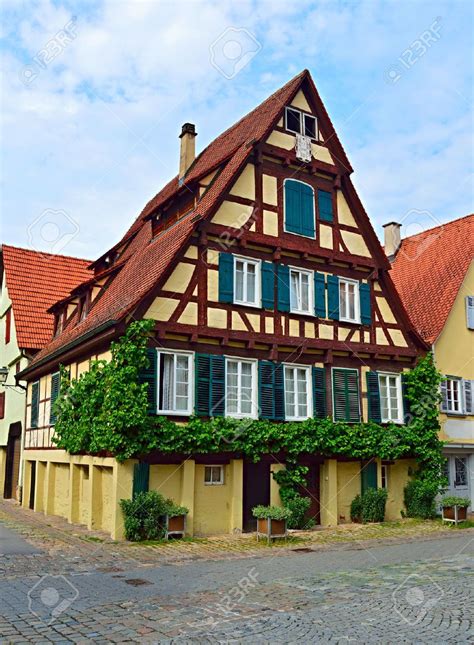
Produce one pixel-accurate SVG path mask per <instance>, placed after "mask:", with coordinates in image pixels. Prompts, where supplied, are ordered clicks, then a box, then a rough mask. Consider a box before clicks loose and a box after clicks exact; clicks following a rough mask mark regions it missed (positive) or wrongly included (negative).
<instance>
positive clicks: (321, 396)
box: [312, 367, 327, 419]
mask: <svg viewBox="0 0 474 645" xmlns="http://www.w3.org/2000/svg"><path fill="white" fill-rule="evenodd" d="M312 371H313V408H314V416H315V418H316V419H325V418H326V416H327V406H326V370H325V369H324V367H313V370H312Z"/></svg>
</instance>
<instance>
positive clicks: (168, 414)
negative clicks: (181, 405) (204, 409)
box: [155, 410, 192, 417]
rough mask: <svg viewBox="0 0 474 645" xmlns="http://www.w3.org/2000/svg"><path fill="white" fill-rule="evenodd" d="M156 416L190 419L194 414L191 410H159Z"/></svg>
mask: <svg viewBox="0 0 474 645" xmlns="http://www.w3.org/2000/svg"><path fill="white" fill-rule="evenodd" d="M155 415H156V416H157V417H190V416H191V415H192V412H191V411H189V410H179V411H174V410H157V411H156V412H155Z"/></svg>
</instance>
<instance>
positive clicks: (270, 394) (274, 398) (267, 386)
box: [258, 361, 285, 420]
mask: <svg viewBox="0 0 474 645" xmlns="http://www.w3.org/2000/svg"><path fill="white" fill-rule="evenodd" d="M258 400H259V408H260V411H259V417H260V418H262V419H273V420H283V419H284V418H285V397H284V378H283V365H281V364H280V363H272V361H259V363H258Z"/></svg>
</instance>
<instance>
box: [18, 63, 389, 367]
mask: <svg viewBox="0 0 474 645" xmlns="http://www.w3.org/2000/svg"><path fill="white" fill-rule="evenodd" d="M303 84H305V85H304V88H305V89H306V91H308V92H309V94H310V95H311V97H312V101H313V102H314V104H315V107H316V109H317V112H318V115H319V117H320V127H321V130H322V134H323V137H324V141H325V142H327V144H328V147H329V148H330V152H331V154H332V155H333V157H334V159H335V164H336V166H337V167H338V170H339V172H340V174H341V175H342V176H346V179H348V175H349V174H350V173H351V172H352V168H351V166H350V163H349V161H348V159H347V157H346V154H345V152H344V149H343V147H342V145H341V143H340V141H339V139H338V137H337V134H336V132H335V130H334V127H333V125H332V123H331V121H330V119H329V116H328V114H327V112H326V110H325V108H324V105H323V103H322V101H321V99H320V97H319V95H318V93H317V91H316V88H315V86H314V83H313V81H312V79H311V76H310V73H309V72H308V70H304V71H303V72H301V73H300V74H298V75H297V76H295V77H294V78H293V79H292V80H291V81H289V82H288V83H287V84H286V85H284V86H283V87H282V88H281V89H279V90H278V91H277V92H275V93H274V94H272V95H271V96H270V97H269V98H268V99H266V100H265V101H264V102H263V103H261V104H260V105H259V106H258V107H257V108H255V109H254V110H252V111H251V112H250V113H249V114H247V115H246V116H245V117H243V118H242V119H240V121H238V122H237V123H236V124H235V125H233V126H232V127H231V128H229V129H228V130H226V131H225V132H224V133H223V134H221V135H220V136H219V137H217V138H216V139H215V140H214V141H213V142H212V143H211V144H209V145H208V146H207V148H205V149H204V150H203V151H202V152H201V153H200V154H199V155H198V156H197V158H196V159H195V161H194V163H193V164H192V165H191V167H190V168H189V170H188V172H187V173H186V176H185V178H184V182H182V183H181V184H180V182H178V178H177V177H175V178H174V179H172V180H171V181H170V182H168V184H166V185H165V186H164V188H163V189H162V190H161V191H160V192H159V193H158V194H157V195H155V197H153V199H151V200H150V201H149V202H148V203H147V204H146V206H145V208H144V209H143V210H142V212H141V213H140V214H139V216H138V217H137V218H136V220H135V221H134V223H133V224H132V226H131V227H130V229H129V230H128V231H127V233H126V234H125V235H124V237H123V238H122V241H121V242H120V243H119V244H116V245H115V246H114V247H112V248H113V249H114V250H116V249H118V248H120V247H122V248H123V245H125V243H126V246H125V250H124V251H123V254H122V256H121V257H120V262H121V263H122V265H121V267H120V269H119V270H118V272H117V273H116V274H115V275H114V276H113V278H112V279H111V280H110V283H109V284H108V286H107V288H106V289H104V290H103V292H102V294H101V295H100V296H98V297H97V298H96V300H94V302H93V303H92V307H91V310H90V312H89V314H88V315H87V317H86V318H85V319H84V320H83V321H81V322H77V320H72V321H70V323H69V324H68V325H67V326H66V328H65V329H64V331H63V332H62V333H61V335H60V336H58V337H57V338H54V339H53V340H52V341H51V342H50V343H49V345H48V346H47V347H46V348H45V349H44V350H43V351H42V352H40V353H39V354H38V355H37V356H36V357H35V359H34V360H33V361H32V363H31V366H30V367H31V368H35V367H36V366H38V365H39V364H42V363H44V362H47V361H48V360H50V359H52V358H57V357H58V356H59V355H60V354H61V352H62V351H66V350H67V348H68V347H70V346H71V345H72V344H74V345H75V344H77V343H79V342H82V340H81V339H83V338H85V337H89V336H90V335H93V334H94V333H95V332H94V330H96V331H97V330H99V329H103V327H104V325H106V324H112V323H114V324H115V323H118V322H120V321H121V320H123V319H125V317H126V316H127V315H128V314H132V313H133V312H134V311H135V309H136V308H137V306H138V305H139V304H140V303H141V302H142V301H143V299H144V298H146V297H147V296H148V295H149V294H150V293H151V292H152V291H153V289H154V288H155V287H156V285H157V283H158V281H160V280H161V279H162V278H163V276H164V274H165V273H166V271H167V270H169V269H170V267H172V265H173V262H174V260H175V258H176V257H177V255H178V253H179V252H180V251H181V249H183V247H184V246H185V245H186V243H187V242H188V240H189V239H190V237H191V235H192V234H193V232H194V231H195V230H196V226H197V223H198V222H199V220H200V219H202V218H204V217H209V216H210V215H212V213H213V210H215V208H216V207H217V206H218V204H219V199H222V198H223V195H224V193H225V191H226V190H227V188H228V187H229V186H230V185H231V184H232V183H233V181H234V180H235V178H236V177H237V174H238V172H239V171H240V170H241V168H242V167H243V165H244V164H245V161H246V160H247V158H248V157H249V156H250V154H251V153H252V148H253V144H255V143H257V142H259V141H264V140H265V139H266V138H267V136H268V135H269V134H270V132H271V130H272V129H273V128H274V126H275V124H276V122H277V120H278V119H279V118H280V115H281V112H282V109H283V108H284V106H285V105H288V104H289V103H291V101H292V100H293V97H294V96H295V95H296V93H297V92H298V91H299V89H300V88H302V87H303ZM214 170H217V171H218V172H217V174H216V177H215V178H214V180H213V181H212V182H211V184H210V185H209V187H208V188H207V189H206V191H205V192H204V193H203V195H202V196H201V197H200V200H199V201H198V203H197V206H196V207H195V209H194V211H192V212H191V213H189V214H188V215H186V216H184V217H182V218H181V219H179V220H178V221H177V222H176V223H175V224H174V225H173V226H172V227H170V228H168V229H166V230H164V231H163V232H162V233H160V234H159V235H158V236H156V237H155V238H153V237H152V225H151V221H150V217H151V215H152V214H153V213H154V212H155V211H156V210H157V209H159V208H160V207H161V206H163V205H164V204H165V203H166V202H167V201H168V200H170V199H172V198H174V197H176V196H177V195H178V194H180V191H186V190H188V189H189V188H188V187H190V186H195V185H196V183H197V182H198V180H199V179H200V178H203V177H205V176H206V175H208V174H209V173H211V172H213V171H214ZM360 210H361V213H360V217H361V218H362V219H363V220H365V222H366V224H367V228H368V230H369V238H371V239H370V240H369V241H370V242H371V246H372V248H373V252H374V254H375V256H377V257H378V259H379V262H380V265H381V266H382V267H384V268H385V266H386V264H387V259H386V257H385V255H384V253H383V250H382V248H381V247H380V243H379V242H378V239H377V238H376V236H375V233H374V232H373V229H372V227H371V225H370V222H369V220H368V217H367V215H366V214H365V212H364V211H363V209H362V208H361V209H360ZM370 234H371V235H370ZM105 255H107V254H104V255H103V256H102V257H105ZM94 264H95V263H93V264H92V265H91V266H94Z"/></svg>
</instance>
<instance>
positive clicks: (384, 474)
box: [380, 464, 388, 490]
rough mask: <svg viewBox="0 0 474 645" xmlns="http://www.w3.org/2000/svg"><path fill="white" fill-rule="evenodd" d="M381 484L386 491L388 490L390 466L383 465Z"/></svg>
mask: <svg viewBox="0 0 474 645" xmlns="http://www.w3.org/2000/svg"><path fill="white" fill-rule="evenodd" d="M380 484H381V487H382V488H383V489H384V490H387V489H388V465H387V464H382V467H381V482H380Z"/></svg>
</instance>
